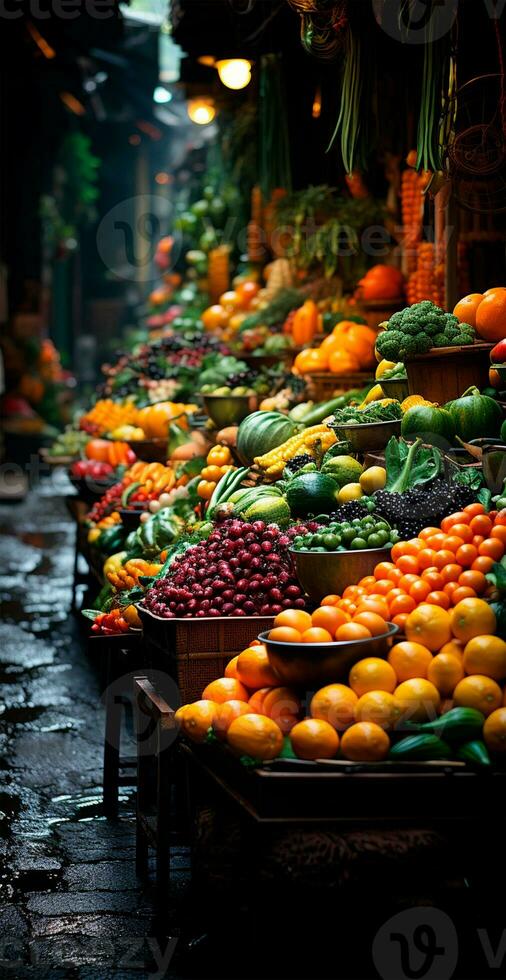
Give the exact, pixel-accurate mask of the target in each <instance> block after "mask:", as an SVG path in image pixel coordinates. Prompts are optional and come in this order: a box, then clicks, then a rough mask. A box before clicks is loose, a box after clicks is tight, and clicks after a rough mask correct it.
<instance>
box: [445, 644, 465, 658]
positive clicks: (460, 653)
mask: <svg viewBox="0 0 506 980" xmlns="http://www.w3.org/2000/svg"><path fill="white" fill-rule="evenodd" d="M464 649H465V643H462V641H461V640H449V642H448V643H445V645H444V646H442V647H441V649H440V651H439V652H440V653H451V655H452V657H458V658H459V659H460V660H462V659H463V657H464Z"/></svg>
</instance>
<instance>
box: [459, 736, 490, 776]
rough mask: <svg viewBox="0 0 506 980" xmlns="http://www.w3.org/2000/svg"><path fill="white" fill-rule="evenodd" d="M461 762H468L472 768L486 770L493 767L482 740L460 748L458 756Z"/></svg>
mask: <svg viewBox="0 0 506 980" xmlns="http://www.w3.org/2000/svg"><path fill="white" fill-rule="evenodd" d="M456 757H457V759H459V761H460V762H467V763H468V764H469V765H470V766H476V767H477V768H480V769H484V768H486V767H487V766H491V765H492V760H491V758H490V756H489V754H488V749H487V746H486V745H485V743H484V742H482V741H481V739H474V740H473V741H472V742H466V743H465V744H464V745H461V746H459V748H458V750H457V754H456Z"/></svg>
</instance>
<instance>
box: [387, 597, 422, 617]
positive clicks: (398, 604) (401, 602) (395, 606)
mask: <svg viewBox="0 0 506 980" xmlns="http://www.w3.org/2000/svg"><path fill="white" fill-rule="evenodd" d="M415 606H416V600H415V599H414V598H413V597H412V596H410V595H406V593H405V592H402V594H401V595H397V596H396V597H395V599H393V600H392V602H391V603H390V616H398V615H399V613H410V612H413V609H414V608H415Z"/></svg>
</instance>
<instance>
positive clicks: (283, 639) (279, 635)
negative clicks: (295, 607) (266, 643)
mask: <svg viewBox="0 0 506 980" xmlns="http://www.w3.org/2000/svg"><path fill="white" fill-rule="evenodd" d="M269 640H277V642H278V643H301V642H302V633H299V631H298V630H294V629H292V627H291V626H275V627H274V629H272V630H271V631H270V633H269Z"/></svg>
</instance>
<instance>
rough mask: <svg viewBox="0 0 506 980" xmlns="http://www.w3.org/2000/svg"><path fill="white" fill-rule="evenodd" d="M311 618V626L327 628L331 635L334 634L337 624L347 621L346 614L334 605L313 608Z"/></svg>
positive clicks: (340, 624)
mask: <svg viewBox="0 0 506 980" xmlns="http://www.w3.org/2000/svg"><path fill="white" fill-rule="evenodd" d="M311 619H312V623H313V626H317V627H320V629H324V630H328V632H329V633H330V634H331V636H335V634H336V630H337V629H338V628H339V626H342V625H343V623H346V622H347V615H346V613H345V612H344V610H343V609H336V607H335V606H320V607H319V609H315V611H314V613H313V615H312V616H311Z"/></svg>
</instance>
